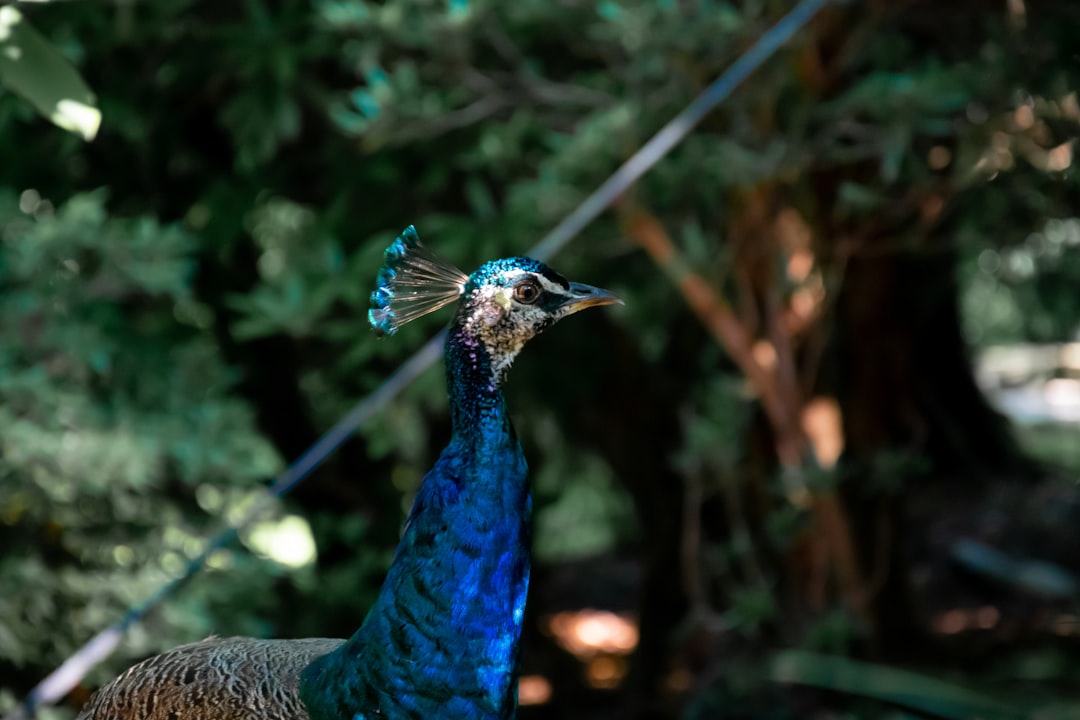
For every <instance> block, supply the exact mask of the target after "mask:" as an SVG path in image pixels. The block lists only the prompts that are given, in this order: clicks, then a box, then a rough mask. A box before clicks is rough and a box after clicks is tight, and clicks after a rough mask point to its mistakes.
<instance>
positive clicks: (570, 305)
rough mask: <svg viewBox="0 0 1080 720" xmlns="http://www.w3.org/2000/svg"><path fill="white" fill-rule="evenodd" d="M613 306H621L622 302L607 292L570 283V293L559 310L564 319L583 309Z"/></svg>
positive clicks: (581, 284) (583, 284)
mask: <svg viewBox="0 0 1080 720" xmlns="http://www.w3.org/2000/svg"><path fill="white" fill-rule="evenodd" d="M615 304H618V305H622V304H623V301H622V300H621V299H619V298H618V297H616V296H615V295H613V294H612V293H610V292H608V291H607V290H604V289H603V288H598V287H593V286H592V285H586V284H585V283H576V282H572V283H570V292H569V294H568V295H567V296H566V300H565V301H564V302H563V304H562V306H561V309H562V311H563V316H564V317H565V316H566V315H573V314H574V313H576V312H578V311H579V310H584V309H585V308H590V307H595V306H597V305H615Z"/></svg>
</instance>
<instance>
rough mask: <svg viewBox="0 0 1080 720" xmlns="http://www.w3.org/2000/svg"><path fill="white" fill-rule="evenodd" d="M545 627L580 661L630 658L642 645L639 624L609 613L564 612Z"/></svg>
mask: <svg viewBox="0 0 1080 720" xmlns="http://www.w3.org/2000/svg"><path fill="white" fill-rule="evenodd" d="M545 624H546V625H547V629H548V631H549V632H550V633H551V634H552V635H553V636H555V640H556V642H558V643H559V645H560V646H561V647H562V648H563V649H565V650H567V651H568V652H570V653H572V654H573V655H575V656H576V657H577V658H578V659H585V658H589V657H592V656H594V655H596V654H598V653H611V654H616V655H627V654H629V653H630V652H632V651H633V649H634V648H635V647H637V643H638V628H637V620H635V619H634V618H633V617H631V616H629V615H616V614H615V613H613V612H609V611H607V610H578V611H575V612H569V611H568V612H561V613H557V614H555V615H553V616H552V617H550V618H548V619H547V621H546V623H545Z"/></svg>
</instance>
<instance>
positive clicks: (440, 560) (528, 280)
mask: <svg viewBox="0 0 1080 720" xmlns="http://www.w3.org/2000/svg"><path fill="white" fill-rule="evenodd" d="M385 259H386V262H385V265H384V267H383V269H382V271H381V272H380V274H379V281H378V287H377V289H376V290H375V292H374V293H372V305H373V307H372V310H371V311H370V313H369V319H370V321H371V324H372V327H373V328H374V329H375V331H376V332H377V333H379V334H392V333H393V332H395V331H396V330H397V328H398V327H400V326H401V325H402V324H404V323H406V322H409V321H411V320H413V319H415V318H417V317H420V316H421V315H424V314H426V313H428V312H432V311H433V310H436V309H438V308H439V307H442V306H444V305H447V304H449V303H451V302H453V301H455V300H458V301H459V305H458V310H457V313H456V314H455V317H454V320H453V322H452V323H451V326H450V331H449V335H448V338H447V342H446V347H445V359H446V371H447V385H448V390H449V395H450V408H451V418H452V424H453V435H452V437H451V440H450V443H449V445H447V447H446V448H445V449H444V450H443V452H442V454H441V456H440V457H439V459H438V461H437V462H436V463H435V466H434V467H433V468H432V469H431V470H430V471H429V472H428V473H427V474H426V475H425V477H424V481H423V483H422V485H421V487H420V490H419V491H418V493H417V496H416V499H415V501H414V503H413V507H412V510H411V512H410V514H409V518H408V520H407V521H406V524H405V528H404V531H403V533H402V537H401V541H400V543H399V545H398V549H397V552H396V554H395V556H394V560H393V563H392V564H391V566H390V570H389V571H388V573H387V577H386V580H385V582H384V583H383V587H382V589H381V591H380V593H379V596H378V599H377V600H376V602H375V604H374V605H373V606H372V608H371V609H370V611H369V612H368V615H367V617H366V618H365V619H364V622H363V623H362V624H361V626H360V628H359V630H357V631H356V633H355V634H353V636H352V637H351V638H349V639H348V640H335V639H321V638H320V639H305V640H260V639H253V638H227V639H221V638H209V639H207V640H204V641H202V642H199V643H193V644H190V645H184V646H181V647H178V648H175V649H173V650H171V651H169V652H166V653H163V654H161V655H158V656H156V657H153V658H150V659H149V660H146V661H144V662H142V663H139V664H138V665H135V666H133V667H132V668H131V669H129V670H128V671H127V672H125V673H124V674H123V675H121V676H120V677H118V678H117V679H116V680H114V681H113V682H111V683H109V684H108V685H106V686H105V687H103V688H102V689H101V690H100V691H99V692H98V693H97V694H95V696H94V697H93V698H91V700H90V701H89V703H88V704H87V706H86V708H84V710H83V712H82V713H81V714H80V716H79V720H276V719H277V718H290V719H291V720H303V718H311V720H374V719H375V718H380V719H386V720H397V719H398V718H409V719H415V718H428V719H432V720H434V719H438V718H462V719H465V718H477V719H479V718H484V719H495V718H499V719H503V718H512V717H514V716H515V714H516V710H517V696H516V690H517V687H516V686H517V674H518V672H517V668H518V647H519V641H520V637H521V628H522V622H523V619H524V614H525V598H526V595H527V591H528V584H529V567H530V515H531V507H532V499H531V494H530V490H529V483H528V466H527V464H526V462H525V457H524V454H523V453H522V450H521V446H520V444H519V443H518V440H517V437H516V435H515V434H514V429H513V426H512V425H511V423H510V418H509V415H508V413H507V408H506V403H505V400H504V398H503V395H502V391H501V389H500V386H501V384H502V381H503V379H504V378H505V375H506V371H507V370H508V369H509V367H510V364H511V362H512V361H513V359H514V357H515V356H516V355H517V353H518V352H519V351H520V350H521V348H522V347H523V346H524V344H525V343H526V342H527V341H528V340H529V339H530V338H532V337H534V336H535V335H536V334H538V333H539V332H541V331H543V330H544V329H545V328H547V327H549V326H550V325H552V324H553V323H555V322H556V321H558V320H559V319H561V318H563V317H565V316H567V315H570V314H572V313H574V312H577V311H578V310H581V309H584V308H586V307H590V306H594V305H604V304H610V303H612V302H618V300H617V299H616V298H615V297H614V296H613V295H611V294H610V293H608V292H606V291H604V290H600V289H598V288H593V287H591V286H588V285H583V284H580V283H570V282H568V281H567V280H566V279H565V278H563V277H562V276H560V275H558V274H557V273H555V272H554V271H552V270H551V269H550V268H548V267H547V266H546V265H544V264H542V263H540V262H538V261H536V260H532V259H529V258H509V259H504V260H496V261H492V262H489V263H487V264H485V265H483V266H481V267H480V269H478V270H477V271H476V272H474V273H473V274H472V275H465V274H464V273H461V272H460V271H458V270H457V269H456V268H454V267H453V266H451V265H449V264H448V263H446V262H445V261H442V260H440V259H439V258H437V257H436V256H434V255H433V254H431V253H430V252H428V251H427V250H426V249H425V248H424V247H423V246H421V245H420V243H419V241H418V239H417V236H416V232H415V230H414V229H413V228H412V227H411V226H410V227H409V228H407V229H406V230H405V231H404V232H403V233H402V235H401V236H400V237H399V238H398V239H397V240H396V241H395V242H394V243H393V244H392V245H391V246H390V247H389V248H388V249H387V251H386V258H385Z"/></svg>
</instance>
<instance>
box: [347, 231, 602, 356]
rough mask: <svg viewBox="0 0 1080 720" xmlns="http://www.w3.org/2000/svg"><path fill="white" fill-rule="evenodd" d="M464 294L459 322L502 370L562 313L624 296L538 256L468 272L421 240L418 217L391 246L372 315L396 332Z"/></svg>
mask: <svg viewBox="0 0 1080 720" xmlns="http://www.w3.org/2000/svg"><path fill="white" fill-rule="evenodd" d="M456 300H460V301H461V302H460V304H459V306H458V311H457V314H456V315H455V317H454V326H455V327H456V328H460V329H461V330H462V331H463V332H464V333H465V334H466V335H468V336H469V337H471V338H475V339H476V340H478V341H480V342H482V343H483V344H484V346H485V348H486V350H487V351H488V354H489V355H490V356H491V358H492V361H493V364H494V365H495V367H496V370H497V371H499V372H500V374H501V370H503V369H504V368H505V367H506V366H508V365H509V364H510V362H511V361H512V360H513V358H514V356H515V355H517V353H518V351H520V350H521V348H522V346H524V345H525V343H526V342H528V341H529V340H530V339H531V338H533V337H535V336H536V335H537V334H539V333H540V332H542V331H543V330H544V329H546V328H548V327H550V326H551V325H553V324H554V323H556V322H558V321H559V320H561V319H562V318H564V317H566V316H568V315H572V314H574V313H576V312H578V311H579V310H584V309H585V308H588V307H595V306H598V305H610V304H612V303H622V301H621V300H620V299H619V298H617V297H615V296H614V295H612V294H611V293H610V292H608V291H607V290H602V289H600V288H597V287H593V286H591V285H585V284H583V283H573V282H569V281H568V280H567V279H566V278H564V277H563V276H562V275H559V274H558V273H557V272H555V271H554V270H552V269H551V268H549V267H548V266H547V265H545V264H544V263H542V262H540V261H538V260H533V259H532V258H525V257H515V258H505V259H503V260H492V261H491V262H488V263H485V264H483V265H482V266H480V268H479V269H478V270H476V272H474V273H473V274H472V275H466V274H465V273H463V272H461V271H460V270H458V269H457V268H455V267H454V266H453V265H451V264H450V263H448V262H447V261H445V260H443V259H442V258H439V257H438V256H436V255H435V254H434V253H432V252H431V251H429V250H428V249H427V248H425V247H424V246H423V245H421V244H420V240H419V238H418V237H417V235H416V230H415V228H413V226H412V225H410V226H409V227H407V228H405V230H404V232H402V233H401V236H400V237H398V238H397V240H395V241H394V242H393V243H392V244H391V245H390V247H388V248H387V249H386V254H385V263H384V265H383V267H382V270H380V271H379V279H378V286H377V287H376V289H375V292H373V293H372V294H371V305H372V307H371V310H369V311H368V320H369V321H370V323H371V326H372V328H374V330H375V332H376V333H377V334H378V335H392V334H393V333H395V332H397V329H398V328H399V327H401V326H402V325H404V324H405V323H407V322H409V321H411V320H415V319H416V318H418V317H421V316H423V315H426V314H428V313H430V312H433V311H435V310H438V309H439V308H441V307H443V306H444V305H448V304H450V303H452V302H454V301H456Z"/></svg>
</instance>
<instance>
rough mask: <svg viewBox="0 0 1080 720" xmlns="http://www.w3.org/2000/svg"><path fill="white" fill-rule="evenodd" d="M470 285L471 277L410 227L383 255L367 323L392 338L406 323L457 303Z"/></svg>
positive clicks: (381, 333) (381, 334)
mask: <svg viewBox="0 0 1080 720" xmlns="http://www.w3.org/2000/svg"><path fill="white" fill-rule="evenodd" d="M468 282H469V276H468V275H466V274H465V273H463V272H461V271H460V270H458V269H457V268H456V267H454V266H453V265H452V264H451V263H449V262H447V261H446V260H444V259H443V258H441V257H439V256H438V255H436V254H435V253H433V252H431V251H430V250H428V249H427V248H426V247H424V246H423V245H422V244H421V243H420V238H419V236H418V235H417V234H416V228H415V227H413V226H412V225H410V226H409V227H407V228H405V229H404V230H403V231H402V233H401V235H399V236H398V238H397V240H395V241H394V242H393V243H391V244H390V246H389V247H387V248H386V252H385V253H384V254H383V266H382V269H381V270H380V271H379V277H378V280H377V281H376V287H375V291H374V292H372V293H371V305H372V307H371V309H370V310H368V322H370V323H371V327H372V328H373V329H374V330H375V333H376V334H377V335H379V336H383V335H393V334H394V333H396V332H397V331H398V328H400V327H401V326H402V325H404V324H405V323H408V322H411V321H413V320H415V319H417V318H419V317H423V316H424V315H427V314H428V313H431V312H435V311H436V310H438V309H439V308H441V307H444V306H446V305H449V304H450V303H452V302H454V301H455V300H457V299H458V298H459V297H461V295H462V293H464V292H465V285H466V283H468Z"/></svg>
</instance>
